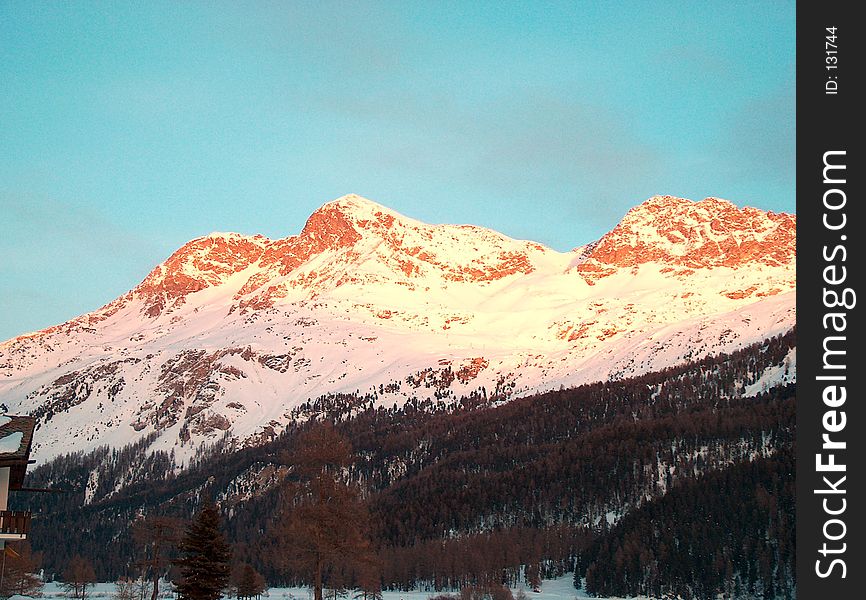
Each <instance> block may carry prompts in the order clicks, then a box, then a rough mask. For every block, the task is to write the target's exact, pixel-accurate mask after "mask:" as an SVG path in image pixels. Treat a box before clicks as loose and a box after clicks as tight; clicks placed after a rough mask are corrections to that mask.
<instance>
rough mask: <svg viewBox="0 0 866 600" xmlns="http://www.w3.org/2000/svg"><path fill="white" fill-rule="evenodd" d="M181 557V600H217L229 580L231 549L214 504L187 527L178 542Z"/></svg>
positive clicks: (178, 584)
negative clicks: (221, 528)
mask: <svg viewBox="0 0 866 600" xmlns="http://www.w3.org/2000/svg"><path fill="white" fill-rule="evenodd" d="M178 549H179V550H180V552H181V557H180V558H178V559H175V561H174V564H176V565H177V566H178V567H179V568H180V575H181V577H180V581H179V582H178V583H177V585H176V592H177V594H178V597H179V598H180V599H181V600H216V599H217V598H219V597H220V595H221V594H222V591H223V589H225V587H226V585H227V584H228V581H229V575H230V567H229V560H230V558H231V551H230V549H229V545H228V543H227V542H226V540H225V537H224V536H223V533H222V531H221V530H220V517H219V513H218V512H217V509H216V507H215V506H214V505H213V504H210V503H208V504H206V505H205V506H204V508H202V510H201V512H199V514H198V516H196V518H195V520H193V522H192V523H191V524H190V525H189V527H187V529H186V531H185V532H184V535H183V537H182V538H181V540H180V543H179V544H178Z"/></svg>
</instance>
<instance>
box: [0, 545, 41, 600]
mask: <svg viewBox="0 0 866 600" xmlns="http://www.w3.org/2000/svg"><path fill="white" fill-rule="evenodd" d="M0 552H3V553H4V556H3V559H2V560H3V573H2V579H0V597H3V598H8V597H9V596H13V595H16V594H19V595H21V596H38V595H39V593H40V591H41V590H42V585H43V584H42V581H41V580H40V579H39V578H38V577H37V576H36V575H34V573H36V571H38V570H39V563H40V562H41V558H42V556H41V554H40V553H39V552H36V553H34V552H33V551H32V550H31V548H30V542H26V541H25V542H21V543H20V544H16V545H15V546H12V545H10V544H9V543H8V542H7V545H6V547H5V548H3V549H0Z"/></svg>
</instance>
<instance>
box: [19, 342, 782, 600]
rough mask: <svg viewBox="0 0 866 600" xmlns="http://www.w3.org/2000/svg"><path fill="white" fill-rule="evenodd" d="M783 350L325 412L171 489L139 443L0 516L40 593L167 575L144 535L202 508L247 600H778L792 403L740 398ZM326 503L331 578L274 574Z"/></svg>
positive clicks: (64, 465) (356, 402)
mask: <svg viewBox="0 0 866 600" xmlns="http://www.w3.org/2000/svg"><path fill="white" fill-rule="evenodd" d="M794 345H795V334H794V332H791V333H789V334H787V335H784V336H780V337H777V338H774V339H772V340H767V341H765V342H763V343H760V344H756V345H754V346H751V347H749V348H746V349H744V350H741V351H738V352H736V353H733V354H730V355H718V356H713V357H710V358H706V359H703V360H701V361H697V362H693V363H689V364H686V365H681V366H677V367H673V368H669V369H666V370H665V371H662V372H658V373H652V374H647V375H644V376H640V377H635V378H632V379H628V380H622V381H611V382H605V383H596V384H591V385H584V386H581V387H578V388H575V389H567V390H566V389H563V390H559V391H554V392H548V393H544V394H540V395H536V396H532V397H527V398H522V399H518V400H513V401H511V402H508V403H504V404H500V403H498V402H496V401H495V397H493V398H486V397H479V396H473V397H470V398H463V399H457V400H456V401H455V402H452V403H450V404H448V405H444V404H443V403H441V402H440V403H437V404H433V403H430V402H420V401H414V402H409V403H408V404H406V405H405V406H404V407H402V408H399V409H397V408H382V407H374V406H373V404H372V402H371V401H370V399H369V398H368V397H365V396H362V395H356V396H352V397H347V398H345V399H342V400H341V401H339V402H335V401H334V399H333V398H323V399H319V400H318V401H314V402H310V403H307V404H306V405H305V414H306V416H307V417H309V418H308V419H307V420H305V421H303V422H300V420H299V422H298V424H297V425H295V426H293V427H291V428H290V429H289V430H288V431H286V432H285V433H284V434H282V435H281V436H280V437H279V438H278V439H276V440H274V441H272V442H269V443H267V444H265V445H262V446H258V447H254V448H242V449H237V448H232V447H231V445H230V444H229V442H228V441H227V440H222V441H221V442H219V443H217V444H215V445H214V446H212V447H210V448H208V449H207V451H205V452H202V453H200V454H199V455H198V456H197V457H196V458H195V459H194V460H193V461H191V462H189V463H187V464H184V465H183V468H182V469H181V468H180V466H181V465H178V464H177V461H176V459H175V458H174V457H173V456H172V455H170V454H166V453H162V452H150V451H149V450H148V448H149V446H150V444H152V442H153V440H154V439H155V435H154V436H151V437H149V438H145V439H144V440H142V441H140V442H137V443H135V444H133V445H130V446H128V447H126V448H124V449H123V450H109V449H107V448H103V449H99V450H97V451H94V452H91V453H88V454H81V453H79V454H74V455H69V456H65V457H61V458H58V459H57V460H55V461H53V462H51V463H49V464H46V465H42V466H39V467H37V468H35V469H33V470H32V472H31V473H30V474H29V475H28V481H27V485H28V486H30V487H54V488H64V489H66V490H68V493H65V494H39V495H33V494H31V495H27V496H23V495H22V496H21V497H17V498H16V497H14V496H13V499H12V501H13V503H15V505H17V507H23V506H24V505H25V504H26V505H27V507H28V508H30V509H31V510H33V511H34V513H35V514H36V515H37V518H35V519H34V520H33V524H32V529H31V534H30V539H31V541H32V545H33V550H34V551H35V552H39V553H41V556H42V564H43V568H44V569H45V572H46V574H48V575H49V576H50V575H51V574H54V575H55V576H56V577H58V578H62V577H63V572H64V569H66V567H67V566H68V565H69V564H70V563H71V562H72V561H73V559H74V558H75V555H81V556H85V557H88V559H89V560H90V561H92V564H93V568H94V571H95V575H96V577H97V578H98V579H100V580H103V581H115V580H118V579H120V578H123V577H137V576H139V575H140V574H143V573H144V572H149V573H151V574H153V572H158V573H157V574H168V575H169V577H171V576H173V575H172V573H174V574H175V575H176V571H177V568H176V566H174V567H173V566H172V565H176V564H177V556H175V554H176V553H177V552H178V550H177V546H178V544H177V541H176V540H174V541H173V540H171V539H169V537H170V536H168V535H167V534H166V537H165V539H164V540H163V539H162V538H154V537H153V535H159V534H158V530H153V524H154V523H159V522H160V519H175V520H176V522H177V523H189V522H190V521H191V520H192V519H193V518H194V517H195V515H197V514H199V513H200V512H201V511H202V510H203V508H204V507H206V506H208V505H209V503H213V505H214V506H215V507H216V511H217V512H218V513H219V516H220V519H221V525H220V527H221V528H222V530H223V531H224V533H225V536H226V538H227V541H228V544H229V546H230V548H231V556H232V562H233V564H234V565H235V567H234V568H235V569H236V570H237V572H238V573H240V574H241V575H238V577H241V576H243V577H245V578H246V579H244V581H246V582H247V583H245V584H244V585H247V586H250V585H252V583H250V582H253V581H257V580H256V579H255V576H254V575H259V574H260V575H259V576H260V577H263V579H264V580H265V581H266V582H267V584H269V585H272V586H273V585H288V584H297V585H313V584H314V583H315V581H314V580H315V579H316V578H318V579H319V580H320V582H321V585H323V586H325V587H330V588H341V589H349V588H358V589H362V590H364V591H365V593H367V592H369V593H370V594H372V596H373V597H375V595H376V593H377V591H378V590H381V589H409V588H419V587H420V588H422V589H428V590H431V591H433V590H448V589H461V588H468V587H470V586H479V585H482V586H484V585H499V584H511V585H513V584H516V583H518V582H519V581H525V582H527V583H529V584H530V585H534V584H535V583H537V582H538V581H540V580H541V579H543V578H547V577H552V576H558V575H562V574H565V573H569V572H572V571H574V572H575V584H576V585H578V586H581V587H583V588H584V589H585V590H587V591H588V592H590V593H592V594H596V595H620V596H629V595H636V594H645V595H652V596H664V595H669V596H672V597H682V598H700V599H703V598H707V599H709V598H716V597H718V595H721V596H722V597H726V598H764V599H771V598H793V588H794V579H793V578H794V526H793V523H794V493H793V482H794V461H793V442H794V433H795V395H794V386H793V385H787V386H776V387H767V386H764V387H765V388H766V389H763V390H762V391H761V392H760V393H758V394H757V395H753V396H750V397H743V391H744V389H745V388H746V386H749V385H752V384H755V382H757V381H759V378H760V376H761V374H762V373H763V372H764V370H765V369H766V368H768V367H771V366H776V365H780V364H782V363H783V362H784V361H785V360H789V358H788V357H789V356H790V350H791V349H792V348H793V347H794ZM322 423H330V424H332V425H328V426H327V427H328V428H329V430H330V433H328V434H327V435H332V436H333V437H332V438H330V439H331V440H332V441H331V442H329V443H328V444H324V445H323V447H328V448H330V447H337V446H338V447H339V448H342V449H343V450H341V452H343V451H345V452H343V453H342V454H339V453H338V454H339V456H337V455H333V456H331V455H327V453H320V454H319V455H317V456H313V457H311V456H310V455H309V454H310V453H309V451H308V449H309V448H310V447H314V444H310V443H309V440H310V439H315V435H317V434H316V433H315V432H316V431H317V428H321V427H323V425H322ZM37 435H38V432H37ZM311 436H312V437H311ZM334 440H336V441H334ZM323 477H324V478H323ZM324 498H337V499H341V500H340V502H341V504H340V506H341V510H344V511H348V512H344V513H341V514H343V520H346V519H349V520H351V521H352V522H353V529H352V530H351V531H349V530H346V532H345V536H344V537H346V539H349V538H351V539H352V540H353V542H352V547H348V546H347V547H343V548H337V545H338V544H337V542H333V544H332V546H333V548H331V546H328V548H329V550H328V552H331V550H333V551H332V552H331V554H328V553H327V552H326V553H324V554H322V556H326V555H327V556H333V557H335V558H333V560H330V559H329V560H325V559H322V561H320V562H319V563H316V562H315V561H313V562H310V560H307V559H305V558H304V556H302V555H301V554H300V553H299V554H298V555H297V556H294V558H291V560H289V559H286V560H283V559H276V558H275V557H281V556H285V555H286V551H285V549H286V547H287V546H290V545H297V544H292V536H293V535H294V536H295V538H294V539H295V541H297V540H298V539H300V537H303V538H304V539H307V538H310V539H312V538H314V537H316V536H318V535H319V533H318V532H317V531H315V530H311V529H310V527H309V525H308V524H305V523H304V522H303V520H299V518H298V517H299V515H313V516H312V517H310V519H312V520H314V521H315V520H316V519H321V520H322V522H323V523H324V522H326V520H327V515H326V514H324V512H323V511H322V510H321V507H322V502H324V500H323V499H324ZM162 522H165V521H162ZM316 522H318V521H316ZM148 528H150V529H148ZM69 531H75V532H76V539H77V543H76V544H75V546H74V547H72V546H71V545H70V544H68V543H67V541H68V532H69ZM142 531H150V534H151V535H150V537H148V535H143V534H142ZM153 531H157V533H156V534H154V533H153ZM136 532H138V533H136ZM155 539H157V540H158V541H160V543H161V545H160V544H157V543H156V542H155V541H154V540H155ZM317 539H318V538H317ZM163 542H164V543H163ZM322 543H323V544H326V543H331V542H328V541H327V540H325V541H323V542H322ZM157 548H159V552H162V553H163V555H162V556H155V555H154V552H155V551H156V549H157ZM320 550H321V548H318V549H317V548H313V549H312V550H310V552H311V553H313V554H315V552H319V551H320ZM298 552H300V551H298ZM340 552H342V553H343V554H340ZM313 554H310V555H309V556H313ZM309 556H308V557H307V558H309ZM340 557H342V558H340ZM173 561H174V562H173ZM244 589H245V590H246V589H248V587H245V588H244ZM249 589H252V588H249ZM256 589H258V588H256ZM250 593H251V594H252V592H250Z"/></svg>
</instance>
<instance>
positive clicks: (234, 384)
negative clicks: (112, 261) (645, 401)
mask: <svg viewBox="0 0 866 600" xmlns="http://www.w3.org/2000/svg"><path fill="white" fill-rule="evenodd" d="M795 226H796V219H795V217H794V216H792V215H786V214H773V213H767V212H763V211H760V210H757V209H753V208H742V209H741V208H738V207H736V206H735V205H733V204H731V203H730V202H727V201H724V200H719V199H716V198H707V199H705V200H702V201H700V202H692V201H689V200H684V199H681V198H673V197H670V196H659V197H654V198H651V199H649V200H647V201H646V202H644V203H643V204H641V205H639V206H637V207H635V208H634V209H632V210H631V211H629V212H628V214H627V215H625V217H624V218H623V220H622V221H621V222H620V223H619V224H618V225H617V226H616V227H615V228H614V229H613V230H612V231H610V232H609V233H607V234H606V235H604V236H602V238H601V239H599V240H597V241H595V242H592V243H590V244H587V245H586V246H582V247H580V248H577V249H575V250H574V251H572V252H565V253H560V252H556V251H554V250H551V249H550V248H546V247H544V246H542V245H540V244H537V243H535V242H531V241H520V240H513V239H510V238H508V237H506V236H504V235H502V234H499V233H497V232H495V231H491V230H488V229H484V228H481V227H475V226H471V225H429V224H426V223H422V222H420V221H416V220H414V219H411V218H408V217H405V216H403V215H400V214H398V213H396V212H394V211H392V210H390V209H388V208H386V207H384V206H382V205H380V204H376V203H375V202H371V201H369V200H366V199H364V198H361V197H359V196H355V195H349V196H344V197H342V198H339V199H337V200H335V201H333V202H329V203H327V204H325V205H324V206H322V207H321V208H319V209H318V210H316V211H315V212H314V213H313V214H312V215H311V216H310V218H309V219H308V221H307V223H306V225H305V226H304V228H303V230H302V231H301V232H300V233H299V234H298V235H294V236H290V237H287V238H284V239H280V240H271V239H268V238H265V237H263V236H259V235H255V236H245V235H240V234H236V233H215V234H211V235H208V236H205V237H201V238H197V239H195V240H192V241H190V242H189V243H187V244H185V245H184V246H182V247H181V248H180V249H179V250H177V252H175V253H174V254H172V255H171V256H170V257H169V258H168V259H167V260H166V261H165V262H164V263H162V264H161V265H159V266H158V267H156V268H155V269H154V270H153V271H152V272H151V273H150V274H149V275H148V276H147V277H146V278H145V279H144V281H142V283H141V284H140V285H138V286H136V287H135V288H134V289H132V290H131V291H129V292H128V293H126V294H124V295H123V296H121V297H119V298H117V299H116V300H114V301H112V302H111V303H109V304H107V305H106V306H104V307H102V308H101V309H98V310H96V311H94V312H92V313H89V314H86V315H83V316H81V317H78V318H76V319H73V320H71V321H69V322H67V323H64V324H61V325H57V326H55V327H51V328H49V329H46V330H43V331H40V332H36V333H33V334H29V335H26V336H21V337H18V338H15V339H13V340H9V341H7V342H4V343H2V344H0V403H2V404H5V405H6V407H7V408H8V409H9V410H10V411H11V412H20V413H30V414H34V415H36V416H37V417H39V424H40V425H39V426H40V428H41V429H40V434H39V436H38V440H37V443H39V444H40V446H38V447H37V448H36V450H37V452H38V453H39V455H40V457H42V458H44V457H49V456H53V455H55V454H58V453H61V452H66V451H72V450H80V449H87V448H91V447H93V446H96V445H100V444H105V443H107V444H111V445H115V446H119V445H123V444H126V443H128V442H130V441H132V440H134V439H136V436H143V435H145V434H147V433H149V432H152V431H159V432H161V433H162V435H161V436H160V437H159V439H158V445H160V446H161V447H164V448H166V449H169V448H173V449H175V450H176V451H177V452H179V453H181V454H183V453H184V452H186V453H192V452H194V451H195V448H196V447H198V446H199V445H200V444H202V443H207V442H208V441H213V440H214V439H215V438H217V437H219V436H222V435H223V434H224V433H225V432H227V433H228V435H230V436H231V437H232V438H234V439H236V440H237V443H239V444H251V443H260V442H261V441H263V440H267V439H272V438H273V437H274V436H275V435H278V434H279V431H280V430H281V428H282V427H284V426H285V425H286V424H287V423H288V422H289V420H290V419H291V418H292V411H293V410H294V409H297V408H298V407H299V406H300V405H301V404H302V403H304V402H306V401H307V400H310V399H313V400H314V399H317V398H326V399H329V401H333V402H337V401H341V400H340V399H341V398H343V399H345V398H346V397H347V395H348V394H355V393H357V394H358V395H360V396H366V397H367V398H368V400H366V401H368V402H370V401H371V402H374V403H377V404H380V405H384V406H392V405H393V404H394V403H397V404H402V403H403V402H406V401H407V400H411V399H412V398H416V399H424V398H429V399H431V400H433V401H435V402H446V403H447V402H452V401H456V400H457V399H458V398H459V397H460V396H461V395H474V396H475V397H485V398H488V399H489V398H494V399H495V400H497V401H501V400H507V399H508V398H512V397H517V396H520V395H524V394H529V393H534V392H537V391H541V390H546V389H555V388H558V387H560V386H561V385H576V384H579V383H584V382H589V381H595V380H600V379H606V378H618V377H626V376H629V375H634V374H638V373H643V372H647V371H650V370H657V369H661V368H664V367H666V366H670V365H672V364H675V363H677V362H681V361H683V360H689V359H695V358H699V357H701V356H704V355H707V354H710V353H715V352H720V351H731V350H734V349H736V348H740V347H742V346H744V345H747V344H750V343H753V342H755V341H759V340H761V339H765V338H767V337H769V336H772V335H775V334H777V333H782V332H784V331H786V330H788V329H789V328H790V327H792V326H793V323H794V317H795V312H794V310H795V309H794V293H793V290H794V286H795V279H794V278H795V261H796V256H795V238H794V234H795Z"/></svg>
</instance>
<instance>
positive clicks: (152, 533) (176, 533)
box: [132, 516, 182, 600]
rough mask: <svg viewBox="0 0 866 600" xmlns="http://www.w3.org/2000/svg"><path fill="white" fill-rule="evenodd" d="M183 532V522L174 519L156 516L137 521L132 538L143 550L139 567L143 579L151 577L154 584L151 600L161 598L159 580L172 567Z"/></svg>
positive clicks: (133, 527)
mask: <svg viewBox="0 0 866 600" xmlns="http://www.w3.org/2000/svg"><path fill="white" fill-rule="evenodd" d="M181 531H182V522H181V521H180V520H179V519H175V518H173V517H164V516H155V517H148V518H145V519H141V520H139V521H136V522H135V524H133V526H132V536H133V539H134V540H135V542H136V543H137V544H138V546H139V547H140V548H141V553H142V557H141V559H140V560H139V561H138V566H139V567H140V568H141V570H142V578H146V577H148V575H149V576H150V580H151V582H152V583H153V587H152V591H151V594H150V599H151V600H157V597H158V596H159V579H160V577H162V576H163V575H164V574H165V573H166V571H167V570H168V568H169V566H170V565H171V553H172V551H173V550H174V548H175V546H176V545H177V542H178V539H179V537H180V532H181Z"/></svg>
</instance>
